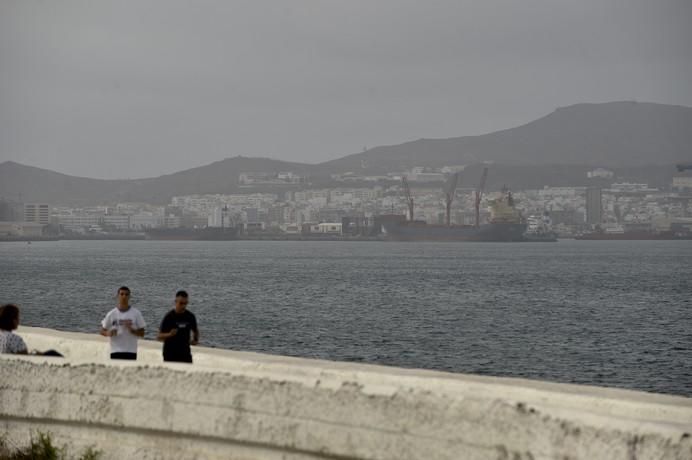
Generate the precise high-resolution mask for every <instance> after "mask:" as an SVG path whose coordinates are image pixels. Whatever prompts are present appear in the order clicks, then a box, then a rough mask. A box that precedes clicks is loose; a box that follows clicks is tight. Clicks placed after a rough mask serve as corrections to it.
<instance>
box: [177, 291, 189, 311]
mask: <svg viewBox="0 0 692 460" xmlns="http://www.w3.org/2000/svg"><path fill="white" fill-rule="evenodd" d="M187 303H188V299H187V292H185V291H178V292H176V293H175V311H176V313H182V312H184V311H185V309H186V308H187Z"/></svg>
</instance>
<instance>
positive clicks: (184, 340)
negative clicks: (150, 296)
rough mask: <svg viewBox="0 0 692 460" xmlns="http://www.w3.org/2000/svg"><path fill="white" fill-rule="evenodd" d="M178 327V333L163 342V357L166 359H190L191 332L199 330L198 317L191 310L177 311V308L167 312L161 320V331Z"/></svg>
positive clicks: (168, 330)
mask: <svg viewBox="0 0 692 460" xmlns="http://www.w3.org/2000/svg"><path fill="white" fill-rule="evenodd" d="M171 329H177V330H178V333H177V334H176V335H174V336H173V337H170V338H168V339H166V340H165V341H164V342H163V359H165V360H166V361H190V360H191V357H192V353H191V352H190V333H191V332H192V331H196V330H197V319H196V318H195V315H193V314H192V313H191V312H190V311H188V310H185V311H184V312H182V313H176V312H175V309H173V310H171V311H169V312H168V313H166V316H164V317H163V321H161V327H159V330H160V331H161V332H170V331H171Z"/></svg>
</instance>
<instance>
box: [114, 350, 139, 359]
mask: <svg viewBox="0 0 692 460" xmlns="http://www.w3.org/2000/svg"><path fill="white" fill-rule="evenodd" d="M111 359H130V360H133V361H134V360H136V359H137V353H130V352H127V351H119V352H117V353H111Z"/></svg>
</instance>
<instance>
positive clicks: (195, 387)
mask: <svg viewBox="0 0 692 460" xmlns="http://www.w3.org/2000/svg"><path fill="white" fill-rule="evenodd" d="M18 332H19V333H20V335H22V336H23V337H24V339H25V340H26V342H27V344H28V346H29V348H30V349H32V348H36V349H42V350H43V349H48V348H55V349H57V350H59V351H61V352H62V353H63V354H65V356H66V358H65V359H61V358H47V357H38V356H28V357H16V356H9V355H0V432H2V431H4V432H8V433H9V435H10V436H12V437H13V438H27V437H28V435H29V433H30V432H31V430H35V429H40V430H42V431H50V432H51V433H53V435H54V436H55V437H56V439H57V440H58V441H59V442H64V443H68V444H69V445H70V446H72V447H73V448H74V449H79V448H83V447H85V446H89V445H95V446H96V447H97V448H99V449H102V450H103V451H104V454H105V457H104V458H106V459H110V458H113V459H115V458H118V459H121V458H128V457H129V458H131V459H137V458H148V459H151V458H156V459H178V458H181V459H182V458H186V459H187V458H196V459H256V458H257V459H259V458H262V459H265V458H266V459H318V458H320V459H351V458H352V459H466V458H468V459H580V458H583V459H628V460H629V459H649V458H651V459H654V458H655V459H692V439H691V438H690V434H692V400H691V399H689V398H682V397H674V396H666V395H655V394H649V393H642V392H633V391H626V390H615V389H606V388H597V387H588V386H577V385H564V384H553V383H545V382H536V381H528V380H521V379H504V378H489V377H478V376H470V375H460V374H450V373H443V372H433V371H421V370H410V369H399V368H390V367H383V366H370V365H359V364H351V363H336V362H328V361H317V360H306V359H298V358H288V357H280V356H270V355H262V354H256V353H244V352H233V351H224V350H216V349H208V348H201V347H195V348H194V349H193V355H194V359H195V364H193V365H186V364H164V363H162V362H161V357H160V353H161V351H160V349H161V346H160V344H158V343H153V342H147V341H141V342H140V360H139V361H138V362H111V361H109V360H107V359H106V358H107V356H108V343H107V339H105V338H101V337H99V336H97V335H95V334H94V335H89V334H75V333H64V332H57V331H50V330H45V329H36V328H25V327H23V328H20V330H19V331H18Z"/></svg>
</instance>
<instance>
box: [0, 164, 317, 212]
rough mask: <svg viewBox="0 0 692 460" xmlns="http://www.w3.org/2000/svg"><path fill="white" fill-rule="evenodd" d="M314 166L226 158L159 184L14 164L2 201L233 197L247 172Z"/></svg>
mask: <svg viewBox="0 0 692 460" xmlns="http://www.w3.org/2000/svg"><path fill="white" fill-rule="evenodd" d="M310 168H312V166H311V165H305V164H301V163H290V162H285V161H277V160H271V159H266V158H246V157H235V158H227V159H225V160H222V161H217V162H215V163H212V164H209V165H206V166H201V167H199V168H193V169H188V170H185V171H180V172H177V173H174V174H168V175H165V176H160V177H156V178H147V179H131V180H104V179H88V178H83V177H74V176H68V175H65V174H60V173H57V172H53V171H49V170H46V169H41V168H35V167H33V166H25V165H22V164H19V163H15V162H12V161H7V162H5V163H1V164H0V198H5V199H8V200H12V201H24V202H44V203H50V204H66V205H67V204H69V205H87V204H95V203H115V202H126V201H138V202H147V203H153V204H165V203H169V202H170V199H171V197H173V196H175V195H190V194H204V193H233V192H236V191H238V189H239V187H238V176H239V175H240V174H241V173H243V172H257V171H267V172H280V171H294V172H297V173H301V172H302V173H304V174H309V170H310Z"/></svg>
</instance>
